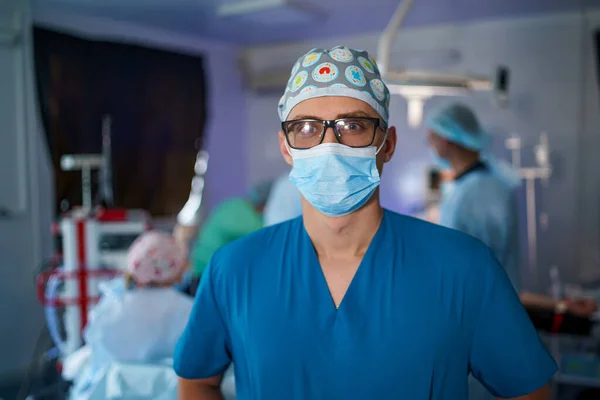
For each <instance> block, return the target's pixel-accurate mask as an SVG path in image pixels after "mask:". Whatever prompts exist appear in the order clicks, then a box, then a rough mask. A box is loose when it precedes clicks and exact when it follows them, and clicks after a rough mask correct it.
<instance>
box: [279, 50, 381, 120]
mask: <svg viewBox="0 0 600 400" xmlns="http://www.w3.org/2000/svg"><path fill="white" fill-rule="evenodd" d="M323 96H343V97H353V98H356V99H358V100H361V101H364V102H366V103H367V104H369V105H370V106H371V107H373V109H374V110H375V111H377V113H378V114H379V115H380V117H381V118H382V119H383V121H384V122H386V123H387V119H388V107H389V90H388V88H387V86H386V85H385V83H384V82H383V80H382V79H381V75H380V74H379V70H378V68H377V64H376V63H375V60H374V59H373V58H372V57H370V56H369V54H368V53H367V52H366V51H362V50H356V49H352V48H348V47H345V46H338V47H334V48H333V49H331V50H326V49H312V50H310V51H309V52H308V53H305V54H304V55H303V56H301V57H300V58H299V59H298V61H297V62H296V63H295V64H294V67H293V69H292V74H291V75H290V80H289V81H288V84H287V87H286V91H285V93H284V95H283V97H282V98H281V100H280V101H279V104H278V108H279V117H280V119H281V120H282V121H285V120H286V119H287V117H288V115H289V113H290V111H291V110H292V109H293V108H294V107H295V106H296V105H297V104H298V103H300V102H303V101H305V100H308V99H311V98H316V97H323Z"/></svg>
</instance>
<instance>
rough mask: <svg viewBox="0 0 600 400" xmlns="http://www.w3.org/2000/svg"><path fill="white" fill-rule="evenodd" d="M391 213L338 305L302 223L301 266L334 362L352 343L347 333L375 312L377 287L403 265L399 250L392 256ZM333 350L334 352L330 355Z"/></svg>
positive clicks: (323, 340)
mask: <svg viewBox="0 0 600 400" xmlns="http://www.w3.org/2000/svg"><path fill="white" fill-rule="evenodd" d="M388 214H389V212H388V211H386V210H384V211H383V216H382V218H381V223H380V225H379V228H378V229H377V232H376V233H375V235H374V236H373V239H372V240H371V243H370V244H369V247H368V248H367V251H366V252H365V255H364V256H363V259H362V261H361V262H360V264H359V267H358V269H357V270H356V273H355V274H354V277H353V278H352V281H351V282H350V285H349V286H348V289H347V290H346V293H345V295H344V297H343V299H342V301H341V302H340V304H339V307H338V308H336V307H335V303H334V301H333V298H332V297H331V292H330V290H329V286H328V285H327V281H326V279H325V275H324V274H323V270H322V268H321V263H320V262H319V258H318V256H317V253H316V250H315V248H314V246H313V244H312V241H311V239H310V237H309V236H308V233H307V232H306V229H305V228H304V224H303V223H302V224H301V225H302V227H301V229H302V233H301V237H300V239H301V243H300V252H299V253H300V255H301V257H300V258H301V260H300V263H299V267H300V268H303V269H305V271H304V273H305V274H306V275H305V276H306V277H307V281H308V282H309V285H315V287H314V288H313V289H314V290H311V292H312V294H313V296H314V298H312V299H311V302H313V305H312V307H311V308H312V309H313V310H314V312H315V319H314V321H315V323H316V329H317V331H318V332H321V333H322V335H323V336H322V337H321V343H322V345H323V347H322V349H323V351H324V352H325V353H326V354H327V358H328V359H330V360H331V361H332V362H333V363H334V364H335V362H336V360H337V359H338V357H337V356H336V354H341V353H343V352H346V351H348V349H347V348H346V346H345V345H343V344H344V343H345V344H348V345H349V344H351V343H353V341H352V340H350V338H349V337H348V335H352V332H354V331H356V330H357V329H360V328H362V326H357V324H359V325H363V324H364V323H366V321H368V320H369V318H367V316H368V315H370V314H372V313H373V309H372V302H373V300H374V298H376V297H377V296H376V293H377V290H378V287H379V286H381V284H382V282H385V281H387V280H388V279H390V276H391V274H392V273H393V268H392V267H399V266H400V265H399V263H401V261H400V260H402V257H401V256H400V257H397V256H398V251H399V249H398V248H397V249H396V254H395V255H396V257H393V251H392V250H393V249H391V248H390V247H391V243H392V242H393V241H392V240H390V235H392V232H391V231H390V230H391V227H390V226H389V218H390V216H389V215H388ZM396 239H398V238H396ZM400 251H401V246H400ZM391 258H393V259H391ZM332 350H333V351H334V354H331V351H332Z"/></svg>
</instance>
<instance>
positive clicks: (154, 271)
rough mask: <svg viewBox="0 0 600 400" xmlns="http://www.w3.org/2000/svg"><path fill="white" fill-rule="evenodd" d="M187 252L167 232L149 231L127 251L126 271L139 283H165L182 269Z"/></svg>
mask: <svg viewBox="0 0 600 400" xmlns="http://www.w3.org/2000/svg"><path fill="white" fill-rule="evenodd" d="M186 262H187V254H186V251H184V250H183V249H182V248H181V247H180V246H179V245H178V244H177V242H176V241H175V238H174V237H173V236H171V235H169V234H167V233H164V232H158V231H150V232H146V233H144V234H143V235H142V236H140V237H139V238H137V239H136V240H135V242H133V244H132V245H131V247H130V248H129V252H128V253H127V273H128V274H129V275H130V276H131V277H132V278H133V279H134V280H135V281H136V282H137V283H139V284H143V285H145V284H148V283H165V282H169V281H171V280H173V279H174V278H176V277H177V276H178V275H179V274H180V273H181V272H182V270H183V269H184V267H185V264H186Z"/></svg>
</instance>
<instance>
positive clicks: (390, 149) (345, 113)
mask: <svg viewBox="0 0 600 400" xmlns="http://www.w3.org/2000/svg"><path fill="white" fill-rule="evenodd" d="M351 117H372V118H380V117H379V115H378V114H377V112H376V111H375V110H374V109H373V108H372V107H371V106H370V105H368V104H367V103H365V102H363V101H360V100H357V99H354V98H351V97H340V96H330V97H317V98H314V99H309V100H306V101H303V102H301V103H300V104H298V105H297V106H296V107H294V108H293V109H292V111H291V112H290V114H289V116H288V118H287V119H288V121H290V120H296V119H317V120H333V119H340V118H351ZM382 123H383V122H382ZM384 138H385V131H384V130H383V129H382V128H377V130H376V132H375V138H374V140H373V144H372V146H375V147H377V148H379V147H380V146H382V144H383V146H382V147H381V150H379V153H378V154H377V169H379V173H381V171H382V169H383V164H385V163H386V162H388V161H389V160H390V159H391V158H392V156H393V155H394V150H395V148H396V128H395V127H393V126H392V127H389V128H388V129H387V139H385V143H383V141H384ZM323 143H339V142H338V141H337V139H336V136H335V133H334V132H333V129H332V128H329V129H327V131H326V132H325V137H324V138H323ZM279 147H280V149H281V154H282V155H283V158H284V159H285V161H286V162H287V163H288V164H289V165H292V157H291V156H290V154H289V151H288V148H287V146H286V139H285V135H284V133H283V131H280V132H279Z"/></svg>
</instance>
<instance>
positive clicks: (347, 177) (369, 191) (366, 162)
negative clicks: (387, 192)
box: [288, 140, 385, 217]
mask: <svg viewBox="0 0 600 400" xmlns="http://www.w3.org/2000/svg"><path fill="white" fill-rule="evenodd" d="M383 143H385V140H384V141H383ZM382 146H383V144H382V145H381V146H380V147H379V149H376V148H375V147H374V146H370V147H362V148H353V147H348V146H344V145H343V144H340V143H323V144H320V145H318V146H315V147H313V148H310V149H307V150H295V149H290V148H288V150H289V152H290V155H291V156H292V159H293V160H294V167H293V168H292V172H291V173H290V181H291V182H292V183H293V184H295V185H296V186H297V187H298V189H299V190H300V192H301V193H302V195H303V196H304V198H305V199H306V201H308V202H309V203H310V204H311V205H312V206H313V207H315V208H316V209H317V210H319V211H320V212H322V213H323V214H325V215H328V216H331V217H341V216H343V215H347V214H350V213H352V212H354V211H356V210H358V209H359V208H360V207H362V206H363V205H364V204H365V203H366V202H367V201H368V200H369V199H370V198H371V196H372V195H373V192H374V191H375V189H376V188H377V186H379V182H380V180H379V171H378V170H377V165H376V162H375V156H376V155H377V153H378V152H379V150H381V147H382Z"/></svg>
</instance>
